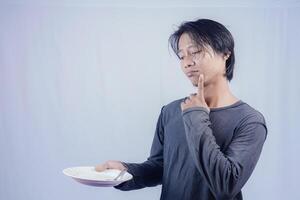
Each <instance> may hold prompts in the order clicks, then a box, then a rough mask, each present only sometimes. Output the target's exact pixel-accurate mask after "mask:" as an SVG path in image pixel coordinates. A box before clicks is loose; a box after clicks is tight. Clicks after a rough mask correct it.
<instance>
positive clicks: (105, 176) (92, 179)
mask: <svg viewBox="0 0 300 200" xmlns="http://www.w3.org/2000/svg"><path fill="white" fill-rule="evenodd" d="M120 172H121V171H120V170H118V169H107V170H105V171H102V172H97V171H96V170H95V167H70V168H66V169H64V170H63V173H64V174H65V175H67V176H69V177H71V178H73V179H74V180H76V181H78V182H79V183H82V184H85V185H90V186H97V187H112V186H116V185H119V184H121V183H123V182H125V181H128V180H130V179H132V175H131V174H129V173H128V172H126V173H125V174H124V175H123V176H122V177H120V178H119V179H118V180H117V181H115V180H114V178H115V177H117V176H118V175H119V173H120Z"/></svg>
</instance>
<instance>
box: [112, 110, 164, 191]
mask: <svg viewBox="0 0 300 200" xmlns="http://www.w3.org/2000/svg"><path fill="white" fill-rule="evenodd" d="M163 108H164V107H162V109H161V112H160V115H159V118H158V121H157V124H156V130H155V135H154V138H153V141H152V146H151V151H150V156H149V157H148V159H147V160H146V161H145V162H143V163H126V162H122V163H123V165H124V166H125V167H126V168H127V171H128V172H129V173H130V174H132V175H133V179H131V180H129V181H126V182H124V183H121V184H120V185H117V186H115V188H116V189H119V190H123V191H128V190H135V189H141V188H144V187H151V186H156V185H159V184H161V182H162V174H163V145H164V125H163Z"/></svg>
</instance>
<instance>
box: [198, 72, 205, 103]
mask: <svg viewBox="0 0 300 200" xmlns="http://www.w3.org/2000/svg"><path fill="white" fill-rule="evenodd" d="M203 89H204V75H203V74H200V76H199V80H198V95H199V96H202V97H203V96H204V95H203V94H204V92H203Z"/></svg>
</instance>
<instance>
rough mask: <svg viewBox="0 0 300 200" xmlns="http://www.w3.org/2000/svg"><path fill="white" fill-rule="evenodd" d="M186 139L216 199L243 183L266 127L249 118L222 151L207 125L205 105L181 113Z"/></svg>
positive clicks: (254, 158)
mask: <svg viewBox="0 0 300 200" xmlns="http://www.w3.org/2000/svg"><path fill="white" fill-rule="evenodd" d="M182 115H183V121H184V126H185V131H186V138H187V142H188V145H189V150H190V153H191V155H192V157H193V160H194V162H195V165H196V167H197V169H198V170H199V172H200V173H201V175H202V176H203V177H204V179H205V180H206V182H207V184H208V186H209V187H210V189H211V191H212V192H213V193H214V195H215V197H216V198H217V199H219V198H220V199H231V198H233V197H234V196H235V195H236V194H237V193H238V192H239V191H240V190H241V188H242V187H243V185H244V184H245V183H246V181H247V180H248V178H249V177H250V175H251V173H252V171H253V170H254V167H255V165H256V163H257V161H258V159H259V156H260V153H261V150H262V147H263V144H264V141H265V139H266V134H267V129H266V127H265V125H264V123H263V122H259V121H258V120H257V119H256V118H255V119H254V118H251V117H250V118H249V119H248V120H247V121H246V122H244V123H243V124H242V125H241V126H240V127H239V128H238V129H237V130H236V133H235V136H234V138H233V140H232V142H231V143H230V145H229V147H228V148H227V149H226V150H225V152H222V151H221V150H220V147H219V146H218V144H217V143H216V140H215V137H214V136H213V132H212V129H211V128H210V121H209V115H208V112H207V110H206V109H205V108H202V107H194V108H188V109H186V110H184V111H183V112H182Z"/></svg>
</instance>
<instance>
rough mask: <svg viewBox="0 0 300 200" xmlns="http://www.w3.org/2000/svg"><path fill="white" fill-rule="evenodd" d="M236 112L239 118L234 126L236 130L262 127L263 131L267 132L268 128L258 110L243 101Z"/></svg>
mask: <svg viewBox="0 0 300 200" xmlns="http://www.w3.org/2000/svg"><path fill="white" fill-rule="evenodd" d="M238 113H239V114H238V115H239V118H240V120H239V123H238V125H237V127H236V129H237V132H240V131H241V130H246V129H247V130H249V129H264V130H265V131H264V132H265V133H266V134H267V132H268V130H267V125H266V121H265V118H264V116H263V114H262V113H261V112H260V111H258V110H256V109H255V108H253V107H252V106H250V105H249V104H247V103H245V102H243V104H242V105H241V106H240V107H239V108H238Z"/></svg>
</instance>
